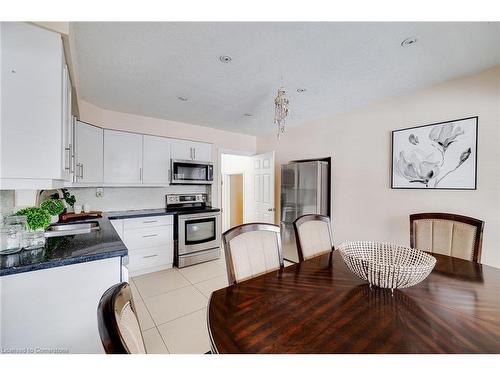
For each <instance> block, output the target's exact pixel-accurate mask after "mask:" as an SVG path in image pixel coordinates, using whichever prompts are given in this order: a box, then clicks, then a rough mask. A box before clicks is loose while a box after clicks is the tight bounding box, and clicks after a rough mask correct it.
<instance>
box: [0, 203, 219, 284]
mask: <svg viewBox="0 0 500 375" xmlns="http://www.w3.org/2000/svg"><path fill="white" fill-rule="evenodd" d="M217 211H220V210H219V209H218V208H213V207H206V208H203V209H202V208H200V209H199V210H190V211H189V213H200V212H217ZM184 213H188V212H187V211H186V210H182V209H180V210H167V209H165V208H158V209H148V210H130V211H115V212H109V213H106V214H103V217H102V218H92V219H87V220H78V221H74V223H83V222H98V223H99V227H100V230H99V231H95V232H90V233H84V234H75V235H68V236H62V237H49V238H47V239H46V243H45V246H44V247H42V248H40V249H35V250H22V251H21V252H19V253H17V254H11V255H0V276H6V275H12V274H16V273H22V272H29V271H36V270H41V269H46V268H53V267H60V266H66V265H70V264H76V263H83V262H90V261H94V260H100V259H106V258H113V257H122V256H125V255H127V254H128V250H127V248H126V246H125V245H124V243H123V242H122V240H121V239H120V236H118V233H116V231H115V229H114V228H113V226H112V225H111V222H110V220H115V219H129V218H134V217H147V216H160V215H175V214H184Z"/></svg>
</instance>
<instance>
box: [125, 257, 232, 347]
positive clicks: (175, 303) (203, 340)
mask: <svg viewBox="0 0 500 375" xmlns="http://www.w3.org/2000/svg"><path fill="white" fill-rule="evenodd" d="M130 284H131V286H132V294H133V297H134V302H135V304H136V306H137V313H138V316H139V323H140V325H141V329H142V333H143V336H144V341H145V343H146V350H147V352H148V353H199V354H201V353H206V352H208V351H209V350H210V343H209V340H208V331H207V321H206V311H207V304H208V298H209V297H210V294H211V293H212V291H214V290H217V289H220V288H224V287H226V286H227V275H226V265H225V262H224V259H218V260H215V261H212V262H207V263H202V264H197V265H195V266H191V267H187V268H183V269H176V268H172V269H169V270H165V271H160V272H154V273H149V274H146V275H141V276H136V277H133V278H131V280H130Z"/></svg>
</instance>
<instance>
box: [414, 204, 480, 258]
mask: <svg viewBox="0 0 500 375" xmlns="http://www.w3.org/2000/svg"><path fill="white" fill-rule="evenodd" d="M483 229H484V221H482V220H478V219H474V218H472V217H468V216H462V215H456V214H449V213H437V212H426V213H419V214H412V215H410V246H411V247H413V248H417V249H420V250H424V251H429V252H431V253H437V254H443V255H448V256H452V257H455V258H461V259H467V260H471V261H473V262H478V263H479V262H481V249H482V243H483Z"/></svg>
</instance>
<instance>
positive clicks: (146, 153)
mask: <svg viewBox="0 0 500 375" xmlns="http://www.w3.org/2000/svg"><path fill="white" fill-rule="evenodd" d="M142 145H143V150H142V152H143V160H142V182H143V184H161V185H168V183H169V173H170V139H168V138H163V137H155V136H151V135H144V136H143V142H142Z"/></svg>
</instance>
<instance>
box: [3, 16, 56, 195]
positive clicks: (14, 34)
mask: <svg viewBox="0 0 500 375" xmlns="http://www.w3.org/2000/svg"><path fill="white" fill-rule="evenodd" d="M0 27H1V30H0V35H1V42H0V52H1V53H0V55H1V64H0V65H1V81H0V82H1V108H2V111H1V125H2V136H1V144H0V152H1V155H0V159H1V168H0V170H1V175H0V178H1V181H0V188H40V187H42V188H43V187H53V186H54V184H55V183H56V181H60V184H61V185H60V186H62V179H63V178H64V176H63V173H62V171H63V170H64V166H63V164H62V159H63V158H62V157H61V150H62V149H63V139H62V119H63V116H62V107H63V100H62V92H61V88H62V78H63V73H62V72H63V47H62V40H61V37H60V35H59V34H57V33H54V32H51V31H48V30H45V29H42V28H40V27H37V26H34V25H31V24H28V23H22V22H2V23H1V24H0ZM17 182H19V183H18V184H17Z"/></svg>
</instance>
